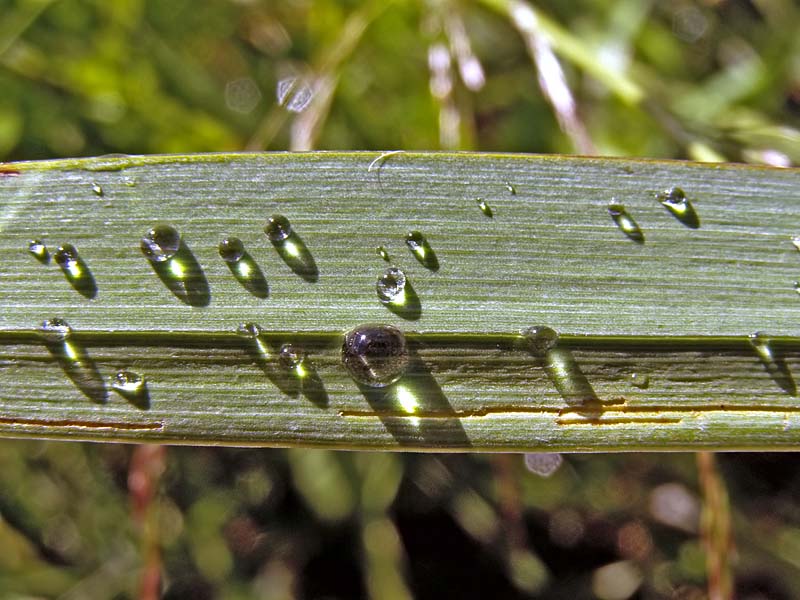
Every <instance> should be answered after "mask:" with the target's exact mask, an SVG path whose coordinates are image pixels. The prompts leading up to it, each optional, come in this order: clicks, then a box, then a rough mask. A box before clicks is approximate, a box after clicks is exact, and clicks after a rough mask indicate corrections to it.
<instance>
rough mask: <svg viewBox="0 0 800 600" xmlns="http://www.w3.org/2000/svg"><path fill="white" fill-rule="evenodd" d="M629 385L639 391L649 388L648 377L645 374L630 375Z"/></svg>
mask: <svg viewBox="0 0 800 600" xmlns="http://www.w3.org/2000/svg"><path fill="white" fill-rule="evenodd" d="M630 381H631V385H632V386H633V387H637V388H639V389H640V390H646V389H647V388H648V387H650V376H649V375H648V374H647V373H631V379H630Z"/></svg>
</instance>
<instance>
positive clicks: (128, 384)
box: [111, 370, 145, 396]
mask: <svg viewBox="0 0 800 600" xmlns="http://www.w3.org/2000/svg"><path fill="white" fill-rule="evenodd" d="M144 386H145V382H144V377H142V376H141V375H139V373H136V372H134V371H126V370H120V371H117V372H116V374H115V375H114V377H113V378H112V379H111V388H112V389H113V390H115V391H117V392H119V393H120V394H122V395H124V396H125V395H137V394H140V393H141V392H142V390H143V389H144Z"/></svg>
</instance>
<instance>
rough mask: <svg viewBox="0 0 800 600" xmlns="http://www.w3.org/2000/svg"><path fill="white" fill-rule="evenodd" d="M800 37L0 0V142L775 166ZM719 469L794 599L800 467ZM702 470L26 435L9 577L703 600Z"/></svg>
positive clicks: (4, 485)
mask: <svg viewBox="0 0 800 600" xmlns="http://www.w3.org/2000/svg"><path fill="white" fill-rule="evenodd" d="M531 6H533V10H531ZM531 15H533V17H531ZM798 31H800V6H798V4H797V3H796V2H792V1H791V0H751V1H749V2H748V1H744V0H728V1H724V0H719V1H715V0H704V1H691V0H680V1H678V2H654V1H652V0H650V1H648V0H620V1H614V0H579V1H577V2H570V3H560V2H555V1H553V0H549V1H547V2H540V3H538V4H536V5H527V4H523V3H520V2H516V1H513V0H483V1H482V2H467V1H466V0H464V1H461V2H459V1H457V0H417V1H412V0H395V1H387V2H381V1H379V0H372V1H367V2H356V1H355V0H300V1H291V0H280V1H267V0H264V1H259V0H231V1H222V0H217V1H214V2H191V1H189V0H170V1H168V2H162V1H159V0H114V1H113V2H101V1H99V0H93V1H92V0H0V90H2V93H1V94H0V160H25V159H39V158H55V157H62V156H81V155H96V154H104V153H117V152H123V153H160V152H203V151H222V150H242V149H250V150H263V149H268V150H280V149H288V148H294V149H304V148H312V147H313V148H319V149H395V148H403V149H437V148H450V149H476V150H485V151H524V152H573V151H576V150H581V149H583V150H584V151H585V148H586V146H585V144H586V143H587V140H588V143H590V144H591V145H592V147H593V149H594V151H596V152H597V153H598V154H605V155H625V156H650V157H671V158H692V159H696V160H710V161H714V160H723V159H727V160H742V161H749V162H760V163H767V164H772V165H776V166H786V165H789V164H797V163H798V162H800V134H799V133H798V128H799V127H800V36H798V35H797V32H798ZM551 51H552V54H548V53H549V52H551ZM550 56H554V57H556V60H555V61H554V62H553V61H550V62H549V63H548V62H547V61H548V60H549V57H550ZM476 63H477V64H476ZM548 65H549V66H548ZM537 67H538V71H537ZM559 82H562V83H566V86H565V87H559V85H560V83H559ZM564 90H566V94H567V98H566V99H567V100H569V99H570V97H571V98H572V99H573V100H574V106H575V110H574V111H572V112H570V108H569V102H566V103H565V97H564V93H565V92H564ZM559 91H560V92H561V95H560V96H559ZM559 102H561V104H559ZM581 132H583V134H585V139H583V140H582V139H581ZM581 144H583V146H582V145H581ZM718 462H719V470H720V471H721V476H722V479H723V480H724V481H725V482H726V483H727V486H728V496H729V501H730V511H731V515H732V522H733V537H734V540H735V548H734V549H732V551H731V552H729V553H728V555H727V556H728V557H729V558H730V561H729V562H730V563H731V564H730V565H729V567H730V568H731V569H732V571H733V573H734V586H735V589H736V594H737V597H739V598H792V597H797V596H796V594H797V592H796V590H798V589H800V558H798V557H800V510H799V509H798V503H797V498H798V497H800V470H798V468H797V466H796V462H795V461H794V460H793V459H792V458H791V456H786V455H784V456H776V455H769V454H764V455H736V454H733V455H726V456H721V457H720V458H719V459H718ZM714 477H716V475H715V476H714ZM714 481H716V479H714ZM702 488H703V486H702V485H701V482H699V481H698V475H697V469H696V466H695V461H694V459H693V457H691V456H688V455H672V456H666V457H665V456H653V455H645V454H635V455H617V456H602V457H601V456H572V457H568V458H567V460H566V462H565V465H564V466H563V467H562V468H561V469H560V470H559V471H557V472H556V473H555V474H554V475H553V476H551V477H550V478H546V479H545V478H540V477H537V476H535V475H533V474H531V473H528V472H527V471H526V470H525V467H524V464H523V461H522V458H521V457H514V456H502V455H501V456H474V455H453V456H446V455H441V456H437V455H389V454H355V453H335V452H330V451H325V450H290V451H284V450H237V449H206V448H169V449H168V450H167V451H166V452H165V451H163V450H159V449H157V448H156V449H154V448H145V447H138V448H137V447H126V446H114V445H104V446H97V445H80V444H66V443H43V442H32V441H26V442H23V441H8V442H3V443H2V445H0V547H2V548H3V551H2V552H0V590H1V591H2V596H3V597H4V598H29V597H37V598H135V597H141V598H150V597H156V596H158V595H159V594H162V593H163V595H164V597H167V598H189V597H191V598H253V597H259V598H276V599H279V598H295V597H303V598H360V597H371V598H381V599H387V598H388V599H393V598H410V597H418V598H440V597H442V596H445V597H459V598H484V597H500V598H522V597H531V596H540V597H548V598H575V597H578V598H586V597H592V596H593V597H598V598H604V599H607V600H614V599H620V600H624V599H625V598H630V597H641V598H702V597H704V596H705V593H706V589H707V588H706V578H707V573H706V559H705V553H706V548H707V546H705V545H704V543H703V541H702V539H701V535H700V533H701V532H700V525H701V513H703V510H704V507H703V498H702ZM714 509H715V507H714V506H708V505H706V506H705V511H706V514H707V513H708V511H709V510H710V511H712V512H713V511H714ZM717 541H719V540H717ZM159 590H160V591H159Z"/></svg>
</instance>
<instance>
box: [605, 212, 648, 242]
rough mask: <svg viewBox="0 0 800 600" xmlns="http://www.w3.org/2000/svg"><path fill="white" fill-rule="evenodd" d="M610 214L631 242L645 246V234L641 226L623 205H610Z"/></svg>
mask: <svg viewBox="0 0 800 600" xmlns="http://www.w3.org/2000/svg"><path fill="white" fill-rule="evenodd" d="M608 214H609V215H610V216H611V219H612V220H613V221H614V223H615V224H616V225H617V227H619V229H620V231H622V233H624V234H625V235H626V236H627V238H628V239H629V240H632V241H634V242H636V243H637V244H644V233H643V232H642V229H641V227H639V224H638V223H637V222H636V221H635V220H634V219H633V217H631V215H630V213H629V212H628V211H627V209H626V208H625V207H624V206H622V205H621V204H610V205H609V206H608Z"/></svg>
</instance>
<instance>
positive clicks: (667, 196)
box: [656, 187, 700, 229]
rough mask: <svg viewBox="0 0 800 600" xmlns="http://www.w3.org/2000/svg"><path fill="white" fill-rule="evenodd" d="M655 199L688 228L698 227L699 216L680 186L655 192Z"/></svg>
mask: <svg viewBox="0 0 800 600" xmlns="http://www.w3.org/2000/svg"><path fill="white" fill-rule="evenodd" d="M656 199H657V200H658V201H659V202H661V204H662V206H663V207H664V208H666V209H667V210H668V211H669V212H670V213H672V215H673V216H674V217H675V218H676V219H678V221H680V222H681V223H683V224H684V225H685V226H686V227H688V228H689V229H699V228H700V216H699V215H698V214H697V211H696V210H695V208H694V204H692V201H691V200H689V199H688V198H687V197H686V194H685V193H684V191H683V190H682V189H681V188H677V187H675V188H670V189H668V190H665V191H663V192H660V193H658V194H656Z"/></svg>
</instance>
